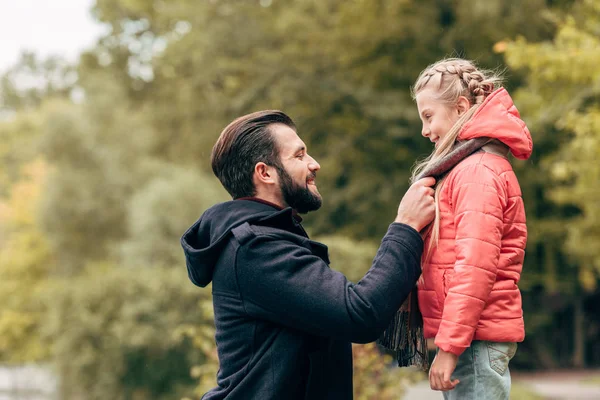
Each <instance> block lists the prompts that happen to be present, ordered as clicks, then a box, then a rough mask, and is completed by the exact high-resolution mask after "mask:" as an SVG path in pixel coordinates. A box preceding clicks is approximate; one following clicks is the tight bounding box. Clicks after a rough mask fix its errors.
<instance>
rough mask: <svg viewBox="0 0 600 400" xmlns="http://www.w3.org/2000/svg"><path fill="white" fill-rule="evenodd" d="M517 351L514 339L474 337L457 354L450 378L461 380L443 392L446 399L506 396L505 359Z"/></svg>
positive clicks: (490, 399) (496, 399)
mask: <svg viewBox="0 0 600 400" xmlns="http://www.w3.org/2000/svg"><path fill="white" fill-rule="evenodd" d="M516 351H517V344H516V343H499V342H487V341H479V340H474V341H473V342H472V343H471V347H469V348H468V349H466V350H465V352H464V353H463V354H461V356H460V357H459V358H458V363H457V365H456V369H455V370H454V373H453V374H452V380H454V379H458V380H460V383H459V384H458V385H456V388H454V389H453V390H450V391H448V392H443V394H444V399H445V400H508V399H509V398H510V371H509V370H508V363H509V361H510V360H511V359H512V358H513V357H514V355H515V352H516Z"/></svg>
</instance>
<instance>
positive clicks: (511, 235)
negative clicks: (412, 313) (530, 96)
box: [418, 89, 533, 355]
mask: <svg viewBox="0 0 600 400" xmlns="http://www.w3.org/2000/svg"><path fill="white" fill-rule="evenodd" d="M476 137H490V138H495V139H498V140H500V141H501V142H503V143H504V144H506V145H507V146H508V147H509V148H510V150H511V152H512V154H513V155H514V156H515V157H517V158H520V159H527V158H528V157H529V156H530V155H531V151H532V147H533V144H532V140H531V135H530V134H529V130H528V129H527V127H526V126H525V123H524V122H523V121H522V120H521V119H520V116H519V112H518V111H517V109H516V107H515V105H514V103H513V101H512V99H511V98H510V95H509V94H508V92H507V91H506V90H504V89H499V90H497V91H495V92H494V93H492V94H491V95H490V96H489V97H488V98H487V99H486V100H485V102H484V103H483V104H482V105H481V107H480V108H479V110H477V112H476V113H475V115H474V116H473V118H472V119H471V120H470V121H468V122H467V123H466V124H465V126H464V127H463V129H462V131H461V133H460V134H459V139H460V140H467V139H473V138H476ZM439 207H440V235H439V243H438V246H437V247H434V248H433V250H432V251H431V253H430V255H429V257H425V256H424V257H423V260H424V261H423V279H422V280H420V283H419V286H418V293H419V305H420V309H421V312H422V314H423V321H424V330H425V337H427V338H432V337H435V344H436V345H437V346H438V347H439V348H441V349H442V350H444V351H448V352H451V353H454V354H456V355H460V354H461V353H462V352H463V351H464V350H465V349H466V348H467V347H469V346H470V344H471V341H472V340H489V341H495V342H521V341H523V339H524V337H525V329H524V323H523V311H522V306H521V293H520V291H519V289H518V287H517V283H518V282H519V278H520V276H521V270H522V268H523V258H524V256H525V244H526V242H527V227H526V225H525V208H524V206H523V199H522V197H521V188H520V187H519V182H518V181H517V177H516V176H515V173H514V172H513V169H512V167H511V165H510V163H509V161H508V160H507V159H505V158H504V157H501V156H499V155H496V154H491V153H486V152H477V153H475V154H473V155H471V156H469V157H467V158H466V159H464V160H463V161H461V162H460V163H459V164H458V165H457V166H456V167H454V169H452V171H451V172H450V173H449V174H448V176H447V177H446V180H445V181H444V183H443V186H442V188H441V191H440V197H439ZM428 246H429V238H426V240H425V249H426V250H425V253H427V249H428Z"/></svg>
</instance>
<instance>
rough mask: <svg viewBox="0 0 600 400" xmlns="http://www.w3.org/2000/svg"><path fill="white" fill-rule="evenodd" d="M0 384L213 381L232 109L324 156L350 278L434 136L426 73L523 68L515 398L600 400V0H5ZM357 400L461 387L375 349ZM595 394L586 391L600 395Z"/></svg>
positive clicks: (53, 388)
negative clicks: (211, 282) (210, 244)
mask: <svg viewBox="0 0 600 400" xmlns="http://www.w3.org/2000/svg"><path fill="white" fill-rule="evenodd" d="M0 25H1V26H0V32H1V34H0V36H1V37H0V44H1V46H0V71H1V76H0V299H1V301H0V363H1V365H2V367H1V368H0V399H39V400H48V399H65V400H71V399H78V400H79V399H123V400H129V399H131V400H146V399H158V400H167V399H169V400H170V399H177V400H178V399H183V398H186V399H197V398H199V397H200V395H201V394H202V393H204V392H205V391H206V390H207V389H209V388H210V387H212V386H214V385H215V374H216V371H217V368H218V364H217V359H216V352H215V345H214V339H213V334H214V331H213V323H212V304H211V296H210V288H206V289H199V288H196V287H194V286H193V285H192V284H191V283H190V282H189V281H188V278H187V273H186V270H185V264H184V261H183V254H182V251H181V248H180V245H179V237H180V236H181V234H182V233H183V232H184V230H185V229H186V228H187V227H188V226H190V225H191V224H192V223H193V222H194V221H195V220H196V219H197V218H198V217H199V216H200V215H201V214H202V212H203V211H204V210H205V209H206V208H208V207H209V206H211V205H212V204H214V203H215V202H219V201H224V200H227V199H228V197H227V194H226V192H225V191H224V190H223V189H222V188H221V187H220V185H219V183H218V181H217V180H216V178H214V177H213V175H212V173H211V171H210V166H209V156H210V151H211V148H212V145H213V144H214V142H215V140H216V138H217V137H218V135H219V133H220V131H221V130H222V129H223V127H224V126H225V125H226V124H227V123H228V122H229V121H231V120H232V119H233V118H235V117H237V116H240V115H242V114H245V113H249V112H252V111H256V110H260V109H266V108H277V109H281V110H284V111H285V112H286V113H288V114H289V115H290V116H291V117H292V118H293V119H294V120H295V121H296V123H297V125H298V128H299V134H300V136H301V137H302V138H303V139H304V140H305V142H306V143H307V144H308V146H309V149H311V154H312V155H313V156H314V157H315V158H316V159H317V160H318V161H319V162H320V164H321V167H322V169H321V172H320V174H319V187H320V191H321V193H322V194H323V196H324V205H323V207H322V209H321V210H320V211H319V212H318V213H316V214H314V215H312V214H310V215H308V216H307V217H306V218H305V222H306V227H307V229H308V231H309V233H310V234H311V236H312V237H313V238H315V239H317V240H320V241H323V242H324V243H326V244H327V245H329V246H330V251H331V253H332V259H333V263H332V267H333V268H335V269H338V270H340V271H342V272H344V273H345V274H347V276H348V277H349V278H351V279H353V280H357V279H359V278H360V277H361V276H362V274H363V273H364V272H365V271H366V270H367V269H368V268H369V267H370V263H371V260H372V258H373V256H374V254H375V251H376V249H377V244H378V242H379V240H380V238H381V237H382V235H383V234H384V232H385V231H386V229H387V225H388V224H389V223H390V222H391V221H392V220H393V217H394V216H395V213H396V209H397V205H398V203H399V201H400V199H401V197H402V195H403V193H404V191H405V190H406V189H407V187H408V177H409V174H410V170H411V167H412V166H413V165H414V163H415V160H417V159H419V158H422V157H424V156H426V155H427V154H428V153H429V152H430V150H431V144H430V143H429V142H428V141H427V140H424V139H423V138H422V137H421V134H420V132H421V126H420V121H419V117H418V115H417V111H416V107H415V104H414V103H413V101H412V100H411V98H410V91H409V88H410V86H411V85H412V84H413V82H414V81H415V79H416V77H417V75H418V73H419V72H420V71H421V70H422V69H424V68H425V67H426V66H427V65H428V64H430V63H432V62H434V61H436V60H438V59H440V58H443V57H447V56H460V57H465V58H469V59H474V60H476V61H477V62H478V63H479V64H480V66H482V67H484V68H491V69H499V70H501V71H504V75H505V77H506V82H505V84H506V87H507V88H508V90H509V91H510V92H511V94H512V95H513V97H514V99H515V102H516V105H517V107H518V108H519V110H520V111H521V114H522V116H523V118H524V119H525V121H526V122H527V123H528V125H529V128H530V130H531V132H532V136H533V138H534V154H533V157H532V158H531V159H530V160H528V161H525V162H521V161H518V160H514V162H513V165H514V167H515V170H516V172H517V176H518V177H519V180H520V182H521V186H522V189H523V194H524V199H525V203H526V210H527V217H528V227H529V235H530V236H529V242H528V248H527V254H526V260H525V261H526V262H525V266H524V270H523V275H522V280H521V282H520V287H521V289H522V292H523V300H524V304H523V307H524V313H525V321H526V329H527V338H526V340H525V342H523V343H522V344H520V346H519V350H518V352H517V355H516V357H515V358H514V359H513V361H512V362H511V370H512V371H513V378H514V389H513V390H514V394H513V396H512V398H514V399H544V398H554V399H558V398H561V399H575V398H581V399H583V398H586V399H587V398H589V399H598V398H600V305H599V304H600V289H599V288H598V283H599V277H600V201H599V200H598V197H600V163H599V161H598V158H599V154H600V1H597V0H596V1H594V0H579V1H574V0H528V1H526V2H522V1H517V0H512V1H505V0H485V1H484V0H478V1H467V0H419V1H417V0H388V1H385V0H371V1H366V0H298V1H283V0H202V1H199V0H170V1H166V0H96V1H93V0H85V1H83V0H56V1H53V2H45V1H41V0H37V1H36V0H22V1H20V2H9V1H8V0H2V1H0ZM354 351H355V398H357V399H359V400H372V399H378V400H379V399H382V400H387V399H402V398H420V399H429V398H431V399H441V394H439V393H432V392H431V391H429V389H428V384H427V382H426V381H423V379H424V378H425V375H424V374H422V373H419V372H416V371H412V370H406V369H402V370H401V369H398V368H391V367H390V365H392V362H391V358H389V357H387V356H386V357H382V356H381V355H380V354H379V352H378V351H377V349H376V348H375V347H374V345H366V346H355V347H354ZM586 396H587V397H586Z"/></svg>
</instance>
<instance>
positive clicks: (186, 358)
mask: <svg viewBox="0 0 600 400" xmlns="http://www.w3.org/2000/svg"><path fill="white" fill-rule="evenodd" d="M208 295H209V292H207V291H198V290H196V288H195V287H194V286H193V285H192V284H191V283H190V282H189V281H188V279H187V277H186V276H185V274H182V273H181V271H180V270H174V269H164V268H147V267H146V268H143V269H129V268H125V269H123V268H114V267H110V266H105V265H100V264H95V265H91V266H90V268H89V271H88V272H86V273H85V274H82V276H80V277H78V278H72V279H68V280H60V281H57V282H55V284H54V285H53V287H52V288H51V289H50V290H48V291H47V296H48V297H47V301H48V302H51V303H52V307H50V309H49V311H48V316H47V319H46V323H45V326H44V334H45V336H46V338H47V339H48V340H49V341H50V342H51V343H52V344H53V345H52V353H53V354H52V356H53V360H54V365H55V367H56V372H57V375H58V377H59V378H60V398H61V399H65V400H69V399H79V398H82V396H83V397H85V398H86V399H107V398H110V399H137V400H143V399H148V400H149V399H177V398H178V396H183V395H184V394H185V393H189V392H190V391H191V390H192V388H193V386H194V380H193V378H192V377H191V376H190V370H191V368H192V366H193V365H195V364H198V363H203V362H205V359H204V358H203V356H202V354H201V353H199V352H194V351H191V350H192V343H191V342H190V341H189V340H187V339H186V337H185V336H182V335H179V334H176V333H175V332H174V330H176V329H177V327H178V326H185V325H196V326H204V325H210V326H212V320H211V319H204V318H203V316H202V313H201V312H200V311H199V310H200V309H201V306H202V304H203V303H204V302H207V301H208V300H207V296H208ZM209 343H210V342H207V344H209Z"/></svg>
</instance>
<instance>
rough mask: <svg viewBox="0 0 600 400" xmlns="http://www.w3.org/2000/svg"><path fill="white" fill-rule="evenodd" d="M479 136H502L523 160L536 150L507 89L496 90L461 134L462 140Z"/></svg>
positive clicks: (511, 149)
mask: <svg viewBox="0 0 600 400" xmlns="http://www.w3.org/2000/svg"><path fill="white" fill-rule="evenodd" d="M479 137H489V138H493V139H498V140H499V141H501V142H502V143H504V144H505V145H507V146H508V147H509V148H510V151H511V153H512V154H513V155H514V156H515V157H516V158H519V159H521V160H526V159H528V158H529V156H531V152H532V150H533V141H532V140H531V134H530V133H529V129H527V125H525V122H524V121H523V120H522V119H521V116H520V114H519V111H518V110H517V107H515V104H514V103H513V100H512V98H511V97H510V95H509V94H508V92H507V91H506V89H504V88H500V89H498V90H496V91H494V92H493V93H492V94H490V95H489V96H488V97H487V98H486V99H485V101H484V102H483V103H482V104H481V106H480V107H479V109H478V110H477V111H476V112H475V114H474V115H473V117H472V118H471V119H470V120H469V121H467V122H466V123H465V125H464V126H463V128H462V130H461V132H460V133H459V135H458V139H459V140H469V139H474V138H479Z"/></svg>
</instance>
